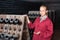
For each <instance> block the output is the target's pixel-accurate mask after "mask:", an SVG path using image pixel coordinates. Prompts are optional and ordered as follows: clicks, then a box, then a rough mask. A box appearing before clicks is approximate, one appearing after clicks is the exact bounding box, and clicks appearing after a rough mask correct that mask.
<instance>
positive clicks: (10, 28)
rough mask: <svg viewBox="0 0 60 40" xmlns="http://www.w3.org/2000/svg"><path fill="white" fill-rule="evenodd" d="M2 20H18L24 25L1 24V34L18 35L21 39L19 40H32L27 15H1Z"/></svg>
mask: <svg viewBox="0 0 60 40" xmlns="http://www.w3.org/2000/svg"><path fill="white" fill-rule="evenodd" d="M0 18H4V19H5V18H12V19H14V18H17V19H19V20H20V21H21V22H22V24H21V25H18V24H16V25H14V24H4V23H0V33H6V34H10V35H17V36H19V38H18V39H17V40H30V36H29V31H28V26H27V21H26V17H25V15H2V14H1V15H0Z"/></svg>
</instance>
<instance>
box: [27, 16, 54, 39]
mask: <svg viewBox="0 0 60 40" xmlns="http://www.w3.org/2000/svg"><path fill="white" fill-rule="evenodd" d="M28 25H29V28H31V29H35V30H34V32H39V31H40V32H41V33H40V34H39V35H36V34H33V39H32V40H51V37H52V34H53V23H52V21H51V20H50V19H49V18H48V17H47V18H46V19H45V20H43V21H42V22H40V17H37V18H36V20H35V21H34V23H32V22H30V23H29V24H28Z"/></svg>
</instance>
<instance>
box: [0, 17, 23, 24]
mask: <svg viewBox="0 0 60 40" xmlns="http://www.w3.org/2000/svg"><path fill="white" fill-rule="evenodd" d="M0 23H5V24H19V25H21V24H22V22H21V21H20V20H18V19H9V18H5V19H4V18H0Z"/></svg>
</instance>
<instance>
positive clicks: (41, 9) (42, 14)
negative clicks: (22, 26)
mask: <svg viewBox="0 0 60 40" xmlns="http://www.w3.org/2000/svg"><path fill="white" fill-rule="evenodd" d="M46 13H47V10H46V7H43V6H42V7H40V15H41V16H44V15H46Z"/></svg>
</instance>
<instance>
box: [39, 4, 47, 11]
mask: <svg viewBox="0 0 60 40" xmlns="http://www.w3.org/2000/svg"><path fill="white" fill-rule="evenodd" d="M40 7H45V8H46V10H48V7H47V6H46V5H41V6H40Z"/></svg>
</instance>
